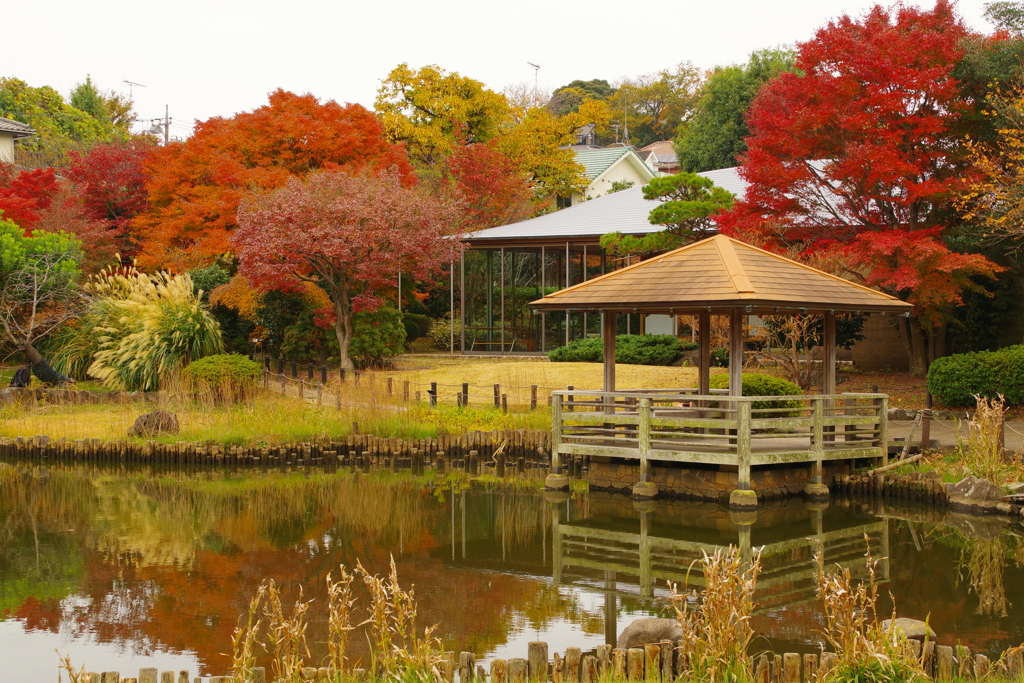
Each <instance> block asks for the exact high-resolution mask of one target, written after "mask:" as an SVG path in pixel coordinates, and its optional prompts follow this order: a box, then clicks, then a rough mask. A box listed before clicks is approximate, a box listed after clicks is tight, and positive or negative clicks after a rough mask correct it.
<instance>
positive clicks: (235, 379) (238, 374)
mask: <svg viewBox="0 0 1024 683" xmlns="http://www.w3.org/2000/svg"><path fill="white" fill-rule="evenodd" d="M262 375H263V368H262V366H260V364H259V363H257V362H256V361H252V360H249V359H248V358H247V357H245V356H240V355H238V354H236V353H220V354H217V355H213V356H204V357H203V358H200V359H199V360H194V361H192V362H191V363H189V364H188V365H187V366H186V367H185V371H184V377H185V379H186V381H188V382H190V383H191V384H192V388H193V389H194V390H195V391H196V392H197V393H200V394H206V395H209V396H211V397H213V399H214V400H215V401H217V402H221V403H234V402H237V401H242V400H245V399H246V398H248V397H249V396H251V395H252V394H253V392H254V391H255V390H256V388H257V387H258V386H259V380H260V377H261V376H262Z"/></svg>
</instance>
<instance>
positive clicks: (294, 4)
mask: <svg viewBox="0 0 1024 683" xmlns="http://www.w3.org/2000/svg"><path fill="white" fill-rule="evenodd" d="M983 1H984V0H961V1H960V3H959V5H958V9H959V12H960V14H961V16H962V17H963V18H964V20H965V21H966V22H967V24H968V26H970V27H972V28H974V29H976V30H979V31H984V32H988V31H990V30H991V27H990V26H989V25H988V24H987V23H986V22H985V20H984V19H983V17H982V5H983ZM872 4H874V3H872V2H870V1H869V0H782V1H779V0H776V1H775V2H771V1H769V0H701V1H700V2H697V1H695V0H639V1H638V0H633V1H632V2H624V1H621V0H620V1H618V2H610V1H608V0H591V1H590V2H567V1H566V0H546V1H543V0H520V1H519V2H517V3H508V4H505V3H502V4H498V3H494V2H486V0H484V1H482V2H481V1H479V0H478V1H471V0H418V1H412V0H390V1H387V2H381V1H379V0H378V1H377V2H373V1H369V2H366V1H364V2H352V1H351V0H341V1H340V2H326V1H319V2H318V1H314V0H290V1H289V0H277V1H276V2H269V1H267V0H245V1H242V0H206V1H203V0H178V1H177V2H173V1H172V2H166V1H165V2H152V1H150V2H143V1H135V2H127V1H125V0H94V1H93V2H83V1H82V0H36V1H35V2H26V3H22V5H21V7H22V11H21V12H20V13H19V15H18V20H17V21H15V22H11V23H9V24H8V25H7V27H6V29H5V31H4V33H5V36H4V41H3V42H4V59H3V63H4V66H3V67H2V69H0V75H4V76H17V77H19V78H21V79H23V80H25V81H27V82H28V83H29V84H30V85H34V86H39V85H50V86H53V87H54V88H56V89H58V90H59V91H61V92H62V93H63V94H65V96H66V95H67V93H68V92H69V91H70V90H71V88H73V87H74V85H75V84H76V83H79V82H81V81H82V80H84V79H85V76H86V74H91V76H92V78H93V81H94V82H95V83H96V84H97V85H98V86H99V87H100V88H101V89H103V90H110V89H114V90H119V91H127V90H128V86H127V85H126V84H125V83H123V80H125V79H127V80H130V81H135V82H136V83H142V84H144V85H145V86H146V87H145V88H134V97H135V103H136V107H135V108H136V111H137V112H138V114H139V116H140V117H141V118H150V117H162V116H163V114H164V105H165V104H166V105H169V107H170V114H171V117H172V119H173V120H174V123H175V125H173V126H172V128H171V132H172V135H179V136H184V135H187V134H188V131H189V128H190V126H191V123H192V121H193V120H195V119H198V120H204V119H207V118H209V117H211V116H231V115H233V114H234V113H236V112H239V111H245V110H250V109H254V108H255V107H258V106H260V105H262V104H264V103H265V102H266V95H267V93H269V92H271V91H272V90H274V89H275V88H278V87H281V88H284V89H286V90H292V91H296V92H311V93H313V94H314V95H316V96H317V97H319V98H320V99H322V100H326V99H334V100H337V101H339V102H359V103H361V104H363V105H366V106H367V107H371V108H372V106H373V100H374V96H375V93H376V90H377V87H378V86H379V83H380V80H381V79H382V78H384V77H386V76H387V74H388V72H389V71H390V70H391V69H392V68H393V67H394V66H395V65H397V64H399V63H400V62H408V63H409V64H410V66H413V67H419V66H423V65H425V64H438V65H440V66H441V67H443V68H445V69H447V70H449V71H458V72H459V73H461V74H463V75H466V76H470V77H472V78H475V79H477V80H480V81H483V82H484V83H485V84H486V85H487V86H489V87H491V88H493V89H495V90H501V89H502V88H503V87H505V86H506V85H509V84H513V83H521V82H527V83H532V82H533V77H534V74H533V69H532V68H531V67H530V66H528V65H527V61H530V62H534V63H536V64H539V65H540V66H541V69H540V74H539V83H540V88H541V89H542V90H543V89H547V90H553V89H554V88H556V87H558V86H560V85H564V84H566V83H568V82H570V81H572V80H574V79H577V78H580V79H584V80H587V79H591V78H605V79H607V80H609V81H614V80H615V79H618V78H621V77H623V76H632V75H636V74H641V73H648V72H651V71H656V70H658V69H661V68H666V67H671V66H673V65H675V64H677V63H678V62H680V61H686V60H688V61H691V62H693V63H694V64H695V65H697V66H699V67H702V68H710V67H712V66H714V65H716V64H728V63H736V62H743V61H745V60H746V57H747V55H748V54H749V53H750V52H751V51H753V50H756V49H759V48H763V47H770V46H776V45H782V44H793V43H795V42H797V41H803V40H807V39H809V38H810V37H811V36H812V35H813V32H814V30H815V29H816V28H818V27H820V26H822V25H823V24H825V23H826V22H827V21H828V20H829V19H831V18H834V17H836V16H839V15H841V14H843V13H848V14H854V15H859V14H861V13H862V12H863V11H864V10H865V9H866V8H868V7H870V6H871V5H872ZM882 4H885V5H888V4H891V3H889V2H883V3H882ZM907 4H914V5H920V6H931V4H932V3H931V2H930V1H929V0H918V1H917V2H914V1H913V0H908V3H907Z"/></svg>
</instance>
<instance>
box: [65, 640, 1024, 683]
mask: <svg viewBox="0 0 1024 683" xmlns="http://www.w3.org/2000/svg"><path fill="white" fill-rule="evenodd" d="M907 646H908V647H909V648H910V650H911V653H912V654H913V655H914V656H915V657H917V658H919V661H920V662H921V667H922V669H923V670H924V672H925V674H926V675H927V676H928V677H930V678H932V679H934V680H936V681H952V680H954V679H959V680H971V679H977V680H981V679H982V678H984V677H985V676H986V675H988V674H989V673H994V674H995V675H996V676H998V677H999V678H1001V679H1003V680H1006V681H1020V680H1024V658H1022V649H1021V648H1011V649H1009V650H1007V651H1006V652H1005V653H1004V654H1003V656H1002V657H1001V658H1000V659H999V660H998V661H996V662H991V661H990V660H989V658H988V657H987V656H985V655H983V654H972V653H971V651H970V649H969V648H967V647H964V646H962V645H957V646H956V647H953V646H949V645H936V643H935V642H934V641H929V642H927V643H921V642H920V641H917V640H910V641H908V643H907ZM527 648H528V649H527V653H526V654H527V656H526V657H525V658H512V659H492V660H490V663H489V664H490V666H489V670H488V669H485V668H484V667H483V666H481V665H478V664H477V663H476V655H474V654H473V653H472V652H461V653H459V655H458V657H457V658H456V656H455V653H454V652H446V653H445V657H444V659H443V661H442V662H441V665H440V666H439V667H438V669H439V671H438V673H439V674H440V677H441V679H442V681H443V683H455V681H456V674H457V675H458V681H459V683H549V682H550V683H597V681H599V680H601V679H604V680H608V679H613V680H623V681H625V680H629V681H644V682H645V683H669V682H671V681H675V680H676V679H678V678H679V677H681V676H685V675H687V674H689V672H690V663H689V657H688V655H687V653H686V652H685V651H683V650H682V648H681V647H679V646H678V645H677V644H676V643H674V642H672V641H670V640H663V641H661V642H660V643H653V644H649V645H645V646H643V647H634V648H630V649H628V650H625V649H619V648H613V647H612V646H611V645H599V646H598V647H597V648H596V649H594V650H591V651H589V652H584V651H582V650H581V649H580V648H578V647H570V648H567V649H566V651H565V654H564V655H563V654H561V653H559V652H555V653H554V654H553V655H552V656H551V657H550V658H549V656H548V644H547V643H545V642H532V643H530V644H529V645H528V646H527ZM835 662H836V656H835V654H834V653H831V652H820V653H818V654H810V653H803V654H801V653H796V652H787V653H784V654H775V653H770V652H766V653H759V654H756V655H754V656H753V661H752V667H753V669H754V682H755V683H813V682H814V681H816V680H818V678H819V677H820V676H822V675H823V674H825V673H827V672H828V671H829V670H830V669H831V668H832V667H833V666H834V665H835ZM302 677H303V679H304V680H307V681H340V680H356V681H359V680H365V679H366V678H367V673H366V671H365V670H362V669H356V670H355V671H354V672H351V673H349V674H346V675H344V676H336V672H334V671H332V670H331V669H328V668H326V667H320V668H312V667H309V668H305V669H303V670H302ZM204 680H205V681H208V682H209V683H230V682H231V681H234V680H237V679H235V678H233V677H232V676H212V677H209V678H206V679H203V678H200V677H196V678H194V679H192V683H203V681H204ZM158 681H159V683H190V681H189V672H188V671H179V672H174V671H164V672H163V673H160V674H159V676H158V672H157V669H152V668H149V669H141V670H140V671H139V676H138V678H121V676H120V673H119V672H117V671H106V672H103V673H88V674H86V678H85V679H84V681H83V683H158ZM245 681H246V682H247V683H265V682H266V681H267V673H266V670H265V669H264V668H262V667H260V668H256V669H253V670H251V671H250V673H249V675H248V676H246V677H245Z"/></svg>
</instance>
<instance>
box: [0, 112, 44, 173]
mask: <svg viewBox="0 0 1024 683" xmlns="http://www.w3.org/2000/svg"><path fill="white" fill-rule="evenodd" d="M35 134H36V132H35V130H33V129H32V126H29V125H28V124H25V123H22V122H21V121H14V120H12V119H4V118H0V162H2V163H7V164H13V163H14V141H15V140H20V139H22V138H28V137H32V136H33V135H35Z"/></svg>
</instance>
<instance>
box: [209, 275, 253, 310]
mask: <svg viewBox="0 0 1024 683" xmlns="http://www.w3.org/2000/svg"><path fill="white" fill-rule="evenodd" d="M210 305H211V306H224V307H226V308H230V309H232V310H234V311H237V312H238V315H240V316H242V317H243V318H247V319H249V320H255V319H256V290H255V289H253V288H252V285H250V284H249V280H248V278H246V277H245V276H244V275H241V274H239V275H235V276H234V277H233V278H231V280H230V281H229V282H227V283H225V284H223V285H221V286H219V287H214V288H213V291H212V292H210Z"/></svg>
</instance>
